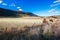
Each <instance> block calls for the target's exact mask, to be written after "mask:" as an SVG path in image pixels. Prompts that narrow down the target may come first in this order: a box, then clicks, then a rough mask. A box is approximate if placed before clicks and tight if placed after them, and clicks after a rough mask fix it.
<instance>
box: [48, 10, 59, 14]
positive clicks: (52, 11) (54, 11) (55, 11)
mask: <svg viewBox="0 0 60 40" xmlns="http://www.w3.org/2000/svg"><path fill="white" fill-rule="evenodd" d="M48 12H49V13H59V11H57V10H56V9H51V10H49V11H48Z"/></svg>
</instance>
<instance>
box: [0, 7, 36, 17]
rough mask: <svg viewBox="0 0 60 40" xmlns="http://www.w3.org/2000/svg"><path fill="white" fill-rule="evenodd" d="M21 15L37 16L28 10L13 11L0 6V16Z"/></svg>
mask: <svg viewBox="0 0 60 40" xmlns="http://www.w3.org/2000/svg"><path fill="white" fill-rule="evenodd" d="M22 16H37V15H35V14H33V13H30V12H23V11H14V10H9V9H4V8H0V17H22Z"/></svg>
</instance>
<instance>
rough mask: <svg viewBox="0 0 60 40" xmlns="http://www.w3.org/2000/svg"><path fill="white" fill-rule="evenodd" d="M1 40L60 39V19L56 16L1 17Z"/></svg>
mask: <svg viewBox="0 0 60 40" xmlns="http://www.w3.org/2000/svg"><path fill="white" fill-rule="evenodd" d="M0 40H60V20H59V19H55V18H41V17H23V18H0Z"/></svg>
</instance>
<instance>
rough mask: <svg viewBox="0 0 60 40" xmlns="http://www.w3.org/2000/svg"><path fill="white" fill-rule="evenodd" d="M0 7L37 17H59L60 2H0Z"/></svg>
mask: <svg viewBox="0 0 60 40" xmlns="http://www.w3.org/2000/svg"><path fill="white" fill-rule="evenodd" d="M0 7H2V8H7V9H11V10H20V11H25V12H32V13H34V14H36V15H39V16H50V15H60V12H59V11H60V0H0Z"/></svg>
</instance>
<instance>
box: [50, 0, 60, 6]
mask: <svg viewBox="0 0 60 40" xmlns="http://www.w3.org/2000/svg"><path fill="white" fill-rule="evenodd" d="M58 5H60V0H56V1H54V2H53V4H51V5H50V7H55V6H58Z"/></svg>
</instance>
